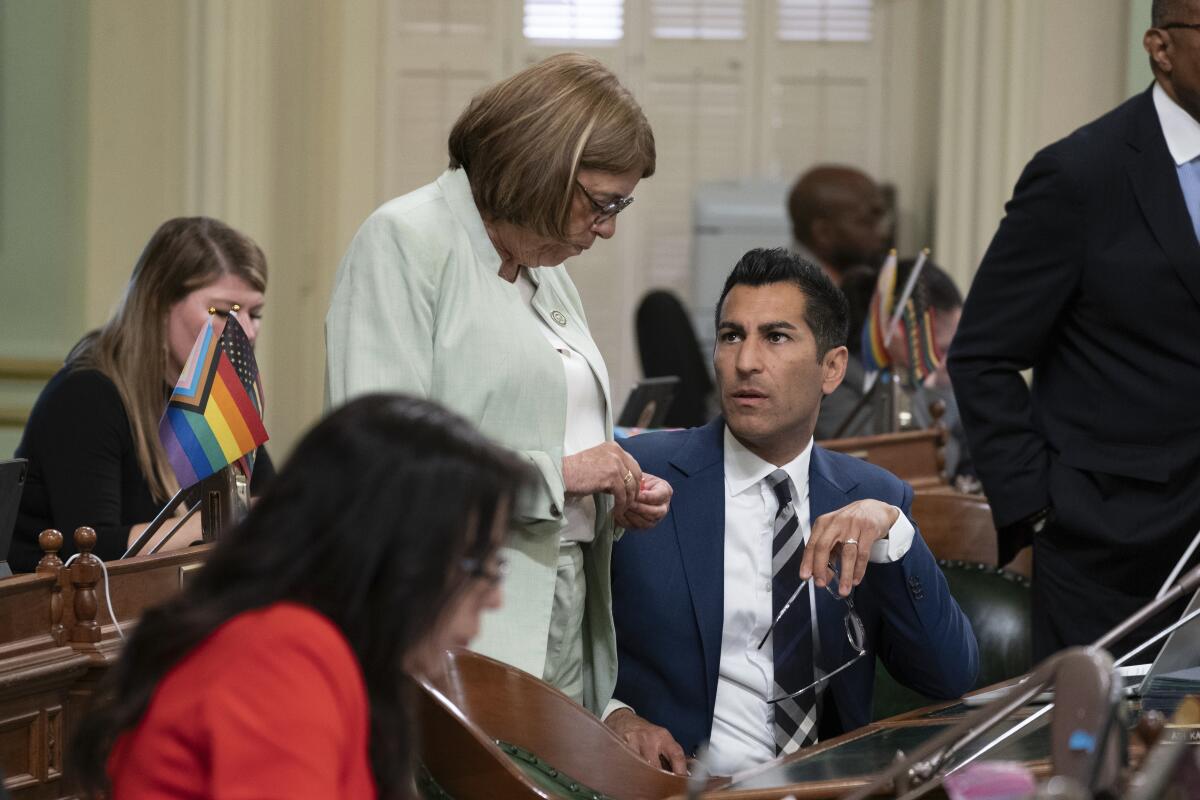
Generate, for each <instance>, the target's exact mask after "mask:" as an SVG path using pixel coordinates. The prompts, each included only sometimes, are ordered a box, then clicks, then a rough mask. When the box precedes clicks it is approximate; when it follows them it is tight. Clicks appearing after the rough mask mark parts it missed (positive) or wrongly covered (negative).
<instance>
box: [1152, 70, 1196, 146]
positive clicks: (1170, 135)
mask: <svg viewBox="0 0 1200 800" xmlns="http://www.w3.org/2000/svg"><path fill="white" fill-rule="evenodd" d="M1150 94H1151V96H1152V97H1153V98H1154V110H1155V111H1156V112H1158V124H1159V125H1161V126H1162V132H1163V138H1164V139H1166V140H1167V150H1168V151H1170V153H1171V158H1172V159H1173V160H1174V161H1175V165H1176V166H1178V165H1180V164H1186V163H1187V162H1189V161H1191V160H1192V159H1193V158H1196V157H1197V156H1200V122H1197V121H1196V119H1195V118H1194V117H1193V116H1192V115H1191V114H1189V113H1188V112H1186V111H1184V110H1183V107H1182V106H1180V105H1179V104H1178V103H1176V102H1175V101H1174V100H1172V99H1171V96H1170V95H1169V94H1167V93H1166V91H1165V90H1164V89H1163V88H1162V86H1160V85H1159V84H1158V83H1157V82H1156V83H1155V84H1154V89H1153V90H1151V92H1150Z"/></svg>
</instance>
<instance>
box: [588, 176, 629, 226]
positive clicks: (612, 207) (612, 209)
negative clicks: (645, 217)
mask: <svg viewBox="0 0 1200 800" xmlns="http://www.w3.org/2000/svg"><path fill="white" fill-rule="evenodd" d="M575 185H576V186H578V187H579V191H581V192H583V196H584V197H586V198H587V201H588V202H589V203H591V204H592V213H593V214H594V215H595V216H594V217H593V218H592V225H599V224H600V223H601V222H604V221H605V220H606V219H612V218H613V217H615V216H616V215H617V214H620V213H621V212H622V211H624V210H625V209H627V208H629V204H630V203H632V202H633V198H632V197H621V196H619V195H618V196H616V197H614V198H613V199H612V200H610V201H609V202H607V203H601V202H600V201H599V200H597V199H596V198H595V197H593V196H592V193H591V192H589V191H588V190H587V187H586V186H584V185H583V184H582V183H580V182H579V180H578V179H576V180H575Z"/></svg>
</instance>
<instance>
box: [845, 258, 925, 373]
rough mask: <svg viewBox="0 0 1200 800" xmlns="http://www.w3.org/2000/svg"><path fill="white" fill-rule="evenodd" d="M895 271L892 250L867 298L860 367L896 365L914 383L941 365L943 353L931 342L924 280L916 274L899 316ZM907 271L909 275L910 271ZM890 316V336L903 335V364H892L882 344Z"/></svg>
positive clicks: (880, 367)
mask: <svg viewBox="0 0 1200 800" xmlns="http://www.w3.org/2000/svg"><path fill="white" fill-rule="evenodd" d="M921 263H923V259H922V260H919V261H918V264H917V265H914V267H913V271H916V270H917V269H919V267H920V264H921ZM896 272H897V261H896V255H895V251H893V252H892V253H890V254H889V255H888V258H887V261H886V262H885V263H884V265H883V268H882V269H881V270H880V271H879V278H878V280H877V281H876V283H875V294H874V295H873V296H872V297H871V307H870V311H869V312H868V313H867V320H866V323H865V324H864V325H863V330H862V360H863V368H864V369H865V370H866V371H867V372H876V371H878V370H882V369H890V370H892V371H893V372H897V371H898V368H899V369H902V370H903V371H904V373H905V374H907V375H908V379H909V381H910V383H911V384H912V385H916V384H918V383H920V382H921V381H923V380H925V378H927V377H928V376H929V375H930V374H932V373H933V372H935V371H936V370H937V368H938V367H939V366H941V363H942V357H943V354H942V353H939V352H938V351H937V347H936V345H935V344H934V338H933V309H932V308H931V307H930V306H929V302H928V299H927V296H926V295H927V292H926V289H925V283H924V282H923V281H922V280H921V276H920V274H918V275H917V276H916V282H915V285H913V287H912V293H911V294H910V295H909V297H908V299H907V300H905V301H904V306H903V307H902V308H901V309H900V313H899V315H897V314H896V303H897V298H896ZM909 274H910V276H911V275H912V273H911V272H910V273H909ZM893 317H898V318H897V320H896V323H895V324H896V330H895V331H894V332H893V337H896V336H901V337H903V342H904V353H905V355H906V356H907V361H908V363H907V364H905V365H899V364H893V363H892V357H891V354H890V353H889V352H888V348H887V345H886V344H885V339H886V338H887V329H888V326H889V325H891V324H892V318H893Z"/></svg>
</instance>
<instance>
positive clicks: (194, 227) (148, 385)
mask: <svg viewBox="0 0 1200 800" xmlns="http://www.w3.org/2000/svg"><path fill="white" fill-rule="evenodd" d="M223 275H235V276H237V277H239V278H241V279H242V280H244V281H245V282H246V283H248V284H249V285H250V286H252V287H253V288H254V289H255V290H256V291H259V292H265V291H266V290H267V259H266V257H265V256H264V255H263V252H262V250H261V249H259V247H258V245H256V244H255V243H254V242H253V241H252V240H251V239H250V237H248V236H246V235H245V234H243V233H239V232H238V231H235V230H234V229H233V228H231V227H229V226H228V225H226V224H225V223H223V222H220V221H219V220H215V219H211V218H209V217H177V218H175V219H171V220H167V221H166V222H164V223H163V224H162V225H160V226H159V228H158V230H157V231H155V232H154V235H153V236H151V237H150V241H149V242H147V243H146V249H145V250H143V251H142V255H141V257H140V258H139V259H138V261H137V264H136V265H135V266H134V268H133V275H132V276H131V277H130V278H129V285H128V286H126V287H125V294H124V295H123V296H122V298H121V302H120V303H119V304H118V305H117V309H116V311H114V312H113V315H112V317H111V318H110V319H109V320H108V322H106V323H104V326H103V327H101V328H100V329H99V330H94V331H92V332H91V333H89V334H87V335H86V336H84V337H83V338H82V339H81V340H80V341H79V343H78V344H76V345H75V347H74V348H72V350H71V352H70V354H68V355H67V363H66V366H67V367H70V368H72V369H94V370H97V371H98V372H100V373H102V374H103V375H105V376H106V377H107V378H108V379H109V380H111V381H112V382H113V383H114V384H115V385H116V387H117V392H118V393H119V394H120V395H121V402H122V403H123V404H124V406H125V414H126V416H128V417H129V427H130V431H131V433H132V434H133V446H134V449H135V450H136V452H137V461H138V467H140V468H141V471H142V475H143V476H145V478H146V483H147V484H149V486H150V494H151V495H152V496H153V497H154V499H155V500H157V501H158V502H166V501H167V500H169V499H170V498H171V496H172V495H173V494H174V493H175V492H176V491H177V490H178V488H179V484H178V482H177V481H176V480H175V475H174V473H173V472H172V471H171V467H170V465H168V464H167V459H166V454H165V453H164V452H163V449H162V445H161V444H160V443H159V441H158V420H159V418H160V417H161V416H162V413H163V409H164V408H165V407H166V400H167V394H166V392H167V391H168V388H169V386H170V384H171V383H173V382H174V379H175V377H176V376H174V375H169V374H168V372H169V370H170V355H169V352H168V350H169V345H168V343H167V315H168V314H169V313H170V311H171V308H172V306H174V305H175V304H176V303H178V302H179V301H180V300H182V299H183V298H185V297H187V296H188V295H189V294H190V293H191V292H193V291H195V290H196V289H199V288H201V287H204V286H207V285H208V284H210V283H212V282H213V281H215V280H217V279H218V278H220V277H221V276H223Z"/></svg>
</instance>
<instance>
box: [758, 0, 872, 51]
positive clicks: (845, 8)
mask: <svg viewBox="0 0 1200 800" xmlns="http://www.w3.org/2000/svg"><path fill="white" fill-rule="evenodd" d="M778 2H779V26H778V29H777V31H778V36H779V38H780V39H781V40H782V41H786V42H869V41H871V16H872V10H873V9H872V0H778Z"/></svg>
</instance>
